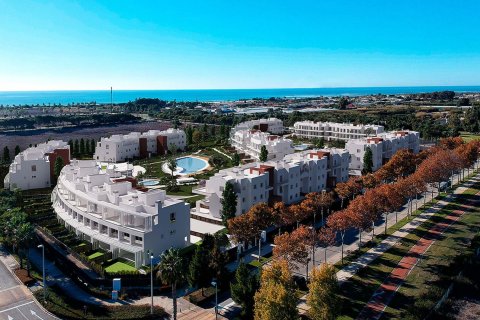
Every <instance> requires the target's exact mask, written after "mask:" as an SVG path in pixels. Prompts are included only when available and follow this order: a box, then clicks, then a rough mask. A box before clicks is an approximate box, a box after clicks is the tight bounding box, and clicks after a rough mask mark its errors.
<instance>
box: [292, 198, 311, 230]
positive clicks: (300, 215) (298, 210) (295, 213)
mask: <svg viewBox="0 0 480 320" xmlns="http://www.w3.org/2000/svg"><path fill="white" fill-rule="evenodd" d="M288 210H289V212H290V215H289V218H288V220H289V224H293V223H296V224H297V228H298V225H299V224H300V221H302V220H305V219H306V218H307V217H309V216H310V215H311V214H312V213H313V211H312V209H311V208H310V207H308V206H307V203H305V204H303V205H302V203H297V204H292V205H291V206H290V207H288Z"/></svg>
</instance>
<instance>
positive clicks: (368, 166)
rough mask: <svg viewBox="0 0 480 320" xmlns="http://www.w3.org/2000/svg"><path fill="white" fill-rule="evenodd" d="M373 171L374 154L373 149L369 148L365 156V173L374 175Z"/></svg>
mask: <svg viewBox="0 0 480 320" xmlns="http://www.w3.org/2000/svg"><path fill="white" fill-rule="evenodd" d="M372 171H373V153H372V149H370V148H369V147H367V150H365V154H364V155H363V173H372Z"/></svg>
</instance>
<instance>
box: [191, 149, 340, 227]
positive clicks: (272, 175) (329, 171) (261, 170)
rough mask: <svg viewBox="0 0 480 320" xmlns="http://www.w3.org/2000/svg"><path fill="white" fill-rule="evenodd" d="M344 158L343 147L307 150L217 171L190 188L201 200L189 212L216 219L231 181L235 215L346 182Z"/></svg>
mask: <svg viewBox="0 0 480 320" xmlns="http://www.w3.org/2000/svg"><path fill="white" fill-rule="evenodd" d="M348 160H349V154H348V152H347V151H346V150H343V149H324V150H307V151H304V152H299V153H294V154H289V155H287V156H285V157H284V158H283V159H281V160H270V161H266V162H264V163H250V164H246V165H242V166H238V167H235V168H229V169H225V170H220V171H219V172H218V173H217V174H215V175H214V176H213V177H211V178H210V179H209V180H207V181H206V182H205V185H204V186H202V187H199V188H197V189H194V193H198V194H202V195H205V199H204V200H200V201H197V205H196V208H195V209H194V210H193V213H194V214H197V215H200V214H201V215H204V216H208V215H210V216H212V217H214V218H216V219H220V218H221V210H222V205H221V199H222V194H223V190H224V189H225V185H226V183H227V182H228V183H232V184H233V187H234V190H235V192H236V194H237V212H236V214H237V215H240V214H243V213H245V212H246V211H248V210H249V209H250V207H252V206H253V205H254V204H256V203H259V202H269V203H272V202H275V201H283V202H284V203H285V204H292V203H295V202H298V201H300V200H302V199H303V197H304V195H305V194H307V193H309V192H321V191H322V190H326V189H329V188H333V187H334V186H335V184H336V183H338V182H344V181H346V180H347V179H348V163H349V162H348Z"/></svg>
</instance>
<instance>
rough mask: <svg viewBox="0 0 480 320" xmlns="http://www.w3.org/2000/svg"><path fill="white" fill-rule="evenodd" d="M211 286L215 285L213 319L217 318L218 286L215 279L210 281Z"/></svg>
mask: <svg viewBox="0 0 480 320" xmlns="http://www.w3.org/2000/svg"><path fill="white" fill-rule="evenodd" d="M212 286H214V287H215V320H217V319H218V287H217V281H215V280H214V281H212Z"/></svg>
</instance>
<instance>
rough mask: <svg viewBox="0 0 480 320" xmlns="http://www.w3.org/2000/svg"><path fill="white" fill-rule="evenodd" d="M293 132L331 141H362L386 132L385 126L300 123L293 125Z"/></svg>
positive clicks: (309, 137)
mask: <svg viewBox="0 0 480 320" xmlns="http://www.w3.org/2000/svg"><path fill="white" fill-rule="evenodd" d="M293 132H294V133H295V135H296V136H297V137H301V138H307V139H313V138H319V139H320V138H323V139H325V140H327V141H330V140H344V141H348V140H351V139H360V138H365V137H368V136H376V135H378V134H379V133H382V132H384V128H383V126H380V125H370V124H366V125H364V124H358V125H356V124H351V123H335V122H314V121H299V122H295V124H294V125H293Z"/></svg>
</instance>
